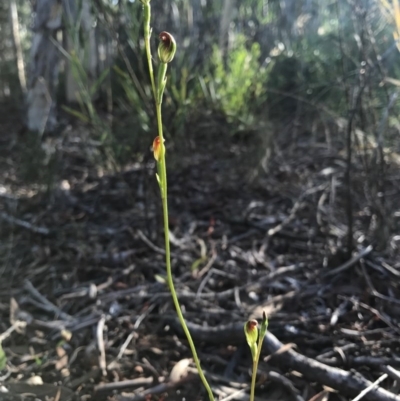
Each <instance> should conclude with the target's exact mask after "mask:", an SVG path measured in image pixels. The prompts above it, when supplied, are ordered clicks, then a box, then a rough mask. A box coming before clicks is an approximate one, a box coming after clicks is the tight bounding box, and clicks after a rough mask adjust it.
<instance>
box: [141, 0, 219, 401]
mask: <svg viewBox="0 0 400 401" xmlns="http://www.w3.org/2000/svg"><path fill="white" fill-rule="evenodd" d="M140 1H141V3H142V4H143V13H144V18H143V21H144V37H145V40H144V42H145V47H146V57H147V62H148V66H149V74H150V82H151V87H152V92H153V97H154V101H155V106H156V116H157V128H158V136H157V137H156V138H155V139H154V140H153V154H154V158H155V160H156V164H157V174H156V177H157V181H158V185H159V188H160V195H161V201H162V209H163V226H164V240H165V264H166V269H167V283H168V287H169V290H170V292H171V296H172V300H173V303H174V306H175V309H176V313H177V315H178V318H179V322H180V324H181V326H182V329H183V331H184V333H185V335H186V338H187V341H188V343H189V346H190V350H191V352H192V355H193V360H194V362H195V364H196V368H197V370H198V373H199V376H200V379H201V381H202V383H203V386H204V388H205V389H206V390H207V393H208V396H209V399H210V401H214V395H213V392H212V390H211V387H210V385H209V384H208V382H207V379H206V377H205V375H204V372H203V370H202V368H201V365H200V360H199V357H198V356H197V351H196V347H195V345H194V343H193V340H192V337H191V335H190V331H189V329H188V327H187V324H186V322H185V318H184V317H183V314H182V310H181V307H180V304H179V300H178V296H177V294H176V291H175V286H174V281H173V278H172V268H171V250H170V241H169V222H168V220H169V219H168V185H167V165H166V161H165V145H164V135H163V124H162V114H161V105H162V99H163V95H164V90H165V85H166V83H167V78H166V73H167V66H168V64H169V63H170V62H171V61H172V60H173V58H174V56H175V52H176V42H175V39H174V37H173V36H172V35H171V34H170V33H168V32H165V31H163V32H161V34H160V36H159V38H160V44H159V46H158V56H159V61H160V63H159V66H158V76H157V81H155V79H154V72H153V62H152V56H151V48H150V35H151V29H150V16H151V9H150V0H140Z"/></svg>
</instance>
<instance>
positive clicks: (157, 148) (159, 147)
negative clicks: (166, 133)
mask: <svg viewBox="0 0 400 401" xmlns="http://www.w3.org/2000/svg"><path fill="white" fill-rule="evenodd" d="M163 142H164V140H163ZM163 151H164V144H162V143H161V138H160V137H159V136H156V137H155V138H154V141H153V154H154V158H155V159H156V161H157V162H159V161H160V160H161V156H162V152H163Z"/></svg>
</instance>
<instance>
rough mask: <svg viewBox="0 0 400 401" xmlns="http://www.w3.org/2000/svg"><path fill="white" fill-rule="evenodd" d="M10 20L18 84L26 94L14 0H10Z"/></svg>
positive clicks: (16, 10) (22, 57)
mask: <svg viewBox="0 0 400 401" xmlns="http://www.w3.org/2000/svg"><path fill="white" fill-rule="evenodd" d="M10 22H11V32H12V39H13V42H14V49H15V56H16V60H17V71H18V79H19V84H20V86H21V91H22V93H23V94H24V95H25V94H26V77H25V65H24V56H23V52H22V46H21V38H20V35H19V22H18V9H17V3H16V1H15V0H10Z"/></svg>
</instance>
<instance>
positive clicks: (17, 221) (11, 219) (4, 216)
mask: <svg viewBox="0 0 400 401" xmlns="http://www.w3.org/2000/svg"><path fill="white" fill-rule="evenodd" d="M0 218H1V219H3V220H4V221H6V222H7V223H10V224H15V225H16V226H19V227H22V228H26V229H27V230H30V231H32V232H34V233H36V234H42V235H49V234H50V230H49V229H48V228H46V227H38V226H35V225H33V224H31V223H29V222H28V221H24V220H21V219H17V218H16V217H13V216H10V215H9V214H7V213H4V212H2V213H0Z"/></svg>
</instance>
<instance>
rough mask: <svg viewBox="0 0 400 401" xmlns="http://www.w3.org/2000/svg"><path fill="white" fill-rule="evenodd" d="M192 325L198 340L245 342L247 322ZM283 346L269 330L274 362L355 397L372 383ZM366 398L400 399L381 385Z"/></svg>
mask: <svg viewBox="0 0 400 401" xmlns="http://www.w3.org/2000/svg"><path fill="white" fill-rule="evenodd" d="M170 323H171V324H172V325H173V326H174V328H175V329H176V330H177V331H180V326H179V323H178V322H177V321H176V320H173V321H170ZM188 327H189V330H190V332H191V333H192V337H193V339H194V340H195V341H204V342H209V343H218V344H221V343H224V344H238V343H241V342H243V341H244V334H243V325H242V324H241V323H235V324H232V325H226V326H217V327H212V328H210V327H203V326H199V325H196V324H193V323H189V322H188ZM283 347H285V346H284V345H283V344H282V343H281V342H280V341H279V340H278V339H277V338H276V337H275V336H274V335H273V334H272V333H270V332H268V333H267V335H266V337H265V340H264V345H263V349H264V351H268V352H269V353H270V354H273V356H272V358H271V359H270V361H269V363H271V365H276V366H278V367H280V368H286V369H293V370H296V371H297V372H301V373H302V375H303V376H304V378H305V379H307V380H311V381H313V382H318V383H320V384H322V385H325V386H328V387H331V388H334V389H336V390H338V391H339V392H341V393H342V394H345V395H348V396H351V397H355V396H357V395H358V394H360V392H361V391H363V390H365V389H366V388H368V387H369V386H370V385H371V384H372V382H370V381H369V380H367V379H365V378H364V377H363V376H362V375H358V374H354V373H351V372H346V371H345V370H342V369H339V368H334V367H331V366H328V365H325V364H323V363H321V362H318V361H316V360H314V359H311V358H308V357H306V356H304V355H302V354H300V353H298V352H296V351H294V350H293V349H291V348H287V347H286V348H287V349H286V352H279V351H280V350H281V349H282V348H283ZM365 400H367V401H400V396H399V395H395V394H393V393H391V392H390V391H387V390H385V389H383V388H381V387H378V386H377V387H374V388H372V389H371V390H370V391H369V392H368V393H367V394H366V395H365Z"/></svg>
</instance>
